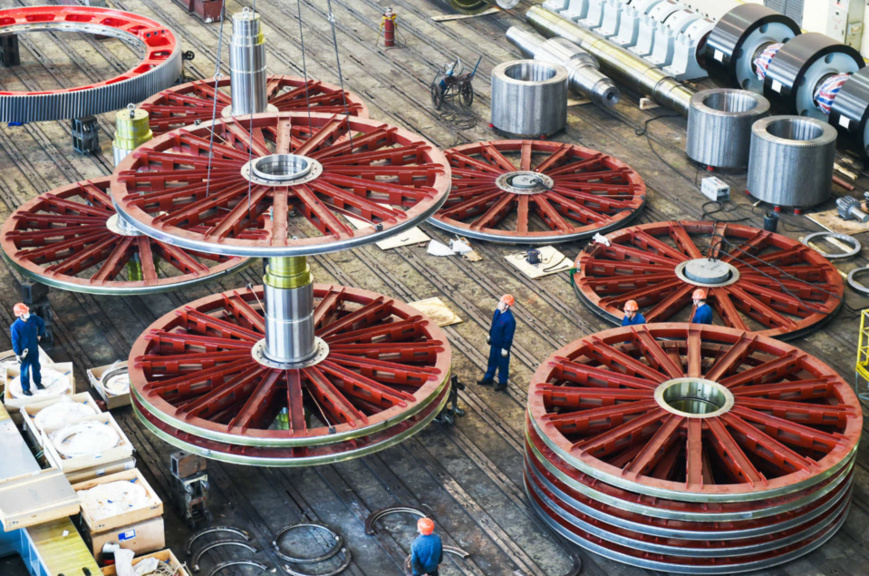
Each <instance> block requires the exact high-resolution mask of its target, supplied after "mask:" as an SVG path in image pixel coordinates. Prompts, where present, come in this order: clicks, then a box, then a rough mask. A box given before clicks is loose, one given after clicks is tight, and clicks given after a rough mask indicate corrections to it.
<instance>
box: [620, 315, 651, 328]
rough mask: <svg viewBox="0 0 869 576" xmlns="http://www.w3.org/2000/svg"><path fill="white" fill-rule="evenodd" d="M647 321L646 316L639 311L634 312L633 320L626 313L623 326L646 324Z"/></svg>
mask: <svg viewBox="0 0 869 576" xmlns="http://www.w3.org/2000/svg"><path fill="white" fill-rule="evenodd" d="M645 323H646V317H645V316H643V315H642V314H640V313H639V312H637V313H636V314H634V319H633V320H631V319H630V318H628V315H627V314H625V317H624V318H622V326H636V325H637V324H645Z"/></svg>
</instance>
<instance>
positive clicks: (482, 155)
mask: <svg viewBox="0 0 869 576" xmlns="http://www.w3.org/2000/svg"><path fill="white" fill-rule="evenodd" d="M445 154H446V156H447V158H448V159H449V161H450V166H452V175H453V182H452V191H451V192H450V196H449V198H448V199H447V202H446V203H445V204H444V207H443V208H442V209H441V210H439V211H438V212H437V214H435V216H434V217H433V218H432V224H434V225H435V226H437V227H439V228H443V229H444V230H448V231H450V232H454V233H456V234H461V235H464V236H468V237H470V238H477V239H480V240H490V241H492V242H507V243H527V242H567V241H570V240H576V239H577V238H584V237H586V236H591V235H593V234H595V233H598V232H603V231H606V230H611V229H613V228H616V227H618V226H623V225H624V224H625V223H627V222H628V221H630V220H631V219H632V218H634V217H636V216H637V215H638V213H639V210H640V209H641V208H642V207H643V204H644V203H645V196H646V185H645V183H644V182H643V179H642V178H640V176H639V174H637V173H636V172H635V171H634V170H632V169H631V168H630V166H628V165H627V164H625V163H623V162H621V161H619V160H616V159H615V158H613V157H611V156H608V155H606V154H603V153H601V152H598V151H596V150H590V149H588V148H583V147H581V146H574V145H571V144H565V143H562V142H548V141H540V140H497V141H493V142H476V143H474V144H465V145H463V146H457V147H455V148H451V149H449V150H447V151H446V152H445Z"/></svg>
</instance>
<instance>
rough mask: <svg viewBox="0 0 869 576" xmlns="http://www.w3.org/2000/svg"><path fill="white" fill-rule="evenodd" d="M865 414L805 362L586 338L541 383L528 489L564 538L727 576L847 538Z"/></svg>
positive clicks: (840, 385)
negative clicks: (843, 530) (842, 530)
mask: <svg viewBox="0 0 869 576" xmlns="http://www.w3.org/2000/svg"><path fill="white" fill-rule="evenodd" d="M862 421H863V417H862V410H861V407H860V403H859V401H858V400H857V398H856V396H855V395H854V393H853V391H852V390H851V387H850V386H849V385H848V384H847V383H846V382H845V381H844V380H843V379H842V378H841V377H840V376H839V375H838V374H836V372H835V371H834V370H833V369H832V368H830V367H829V366H827V365H826V364H824V363H823V362H821V361H820V360H818V359H817V358H814V357H812V356H810V355H808V354H806V353H805V352H802V351H800V350H799V349H797V348H794V347H792V346H789V345H787V344H784V343H782V342H780V341H778V340H774V339H771V338H768V337H765V336H761V335H758V334H754V333H750V332H744V331H741V330H734V329H731V328H723V327H719V326H708V325H689V324H670V323H664V324H648V325H641V326H633V327H626V328H614V329H611V330H606V331H604V332H600V333H597V334H593V335H590V336H586V337H585V338H582V339H580V340H577V341H576V342H573V343H572V344H569V345H568V346H566V347H564V348H562V349H561V350H559V351H557V352H556V353H555V354H553V355H552V356H550V357H549V358H548V359H547V360H546V361H545V362H544V363H543V364H542V365H541V367H540V368H539V369H538V370H537V372H536V373H535V374H534V377H533V378H532V382H531V386H530V390H529V401H528V413H527V418H526V460H525V486H526V491H527V492H528V495H529V497H530V500H531V504H532V506H533V507H534V508H535V510H536V511H537V512H538V514H539V515H540V516H541V518H542V519H543V520H544V521H545V522H546V523H547V524H548V525H549V526H550V527H552V528H553V529H554V530H555V531H557V532H558V533H560V534H561V535H562V536H564V537H566V538H568V539H570V540H571V541H573V542H575V543H577V544H579V545H580V546H583V547H585V548H587V549H589V550H591V551H594V552H597V553H598V554H601V555H603V556H606V557H608V558H611V559H614V560H617V561H620V562H624V563H627V564H632V565H635V566H640V567H642V568H647V569H653V570H661V571H665V572H668V573H683V574H732V573H738V572H748V571H751V570H757V569H761V568H766V567H770V566H775V565H778V564H782V563H784V562H787V561H789V560H792V559H794V558H796V557H799V556H801V555H803V554H806V553H808V552H810V551H811V550H814V549H815V548H817V547H818V546H820V545H822V544H823V543H824V542H826V541H827V540H828V539H829V538H830V537H831V536H832V535H833V534H835V532H836V530H838V528H839V527H840V526H841V525H842V524H843V522H844V520H845V517H846V515H847V512H848V507H849V504H850V499H851V479H852V472H851V471H852V468H853V465H854V461H855V457H856V454H857V447H858V443H859V440H860V434H861V430H862Z"/></svg>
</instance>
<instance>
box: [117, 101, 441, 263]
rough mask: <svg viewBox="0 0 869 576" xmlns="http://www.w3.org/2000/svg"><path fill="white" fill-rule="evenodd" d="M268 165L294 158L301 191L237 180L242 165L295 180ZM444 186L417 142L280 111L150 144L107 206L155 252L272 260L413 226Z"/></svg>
mask: <svg viewBox="0 0 869 576" xmlns="http://www.w3.org/2000/svg"><path fill="white" fill-rule="evenodd" d="M251 131H253V134H252V133H251ZM212 136H213V137H214V143H213V144H212V142H211V139H212ZM212 148H213V150H214V158H213V159H212V160H211V161H209V150H211V149H212ZM276 157H277V158H288V159H289V158H295V160H298V158H299V157H302V158H304V159H307V162H308V165H309V166H310V167H311V170H310V172H309V173H308V175H307V176H306V177H304V178H301V179H300V181H302V183H295V182H290V181H282V182H280V183H275V182H274V181H273V180H269V179H267V180H268V181H269V183H268V184H259V183H253V182H252V181H250V180H248V179H247V178H246V177H245V175H244V174H243V173H242V168H244V167H245V165H246V164H248V163H249V162H253V163H254V165H258V164H259V163H261V162H265V163H266V164H269V165H271V166H272V168H270V169H266V168H265V165H264V166H263V169H264V170H275V171H277V172H278V173H279V175H280V173H282V171H284V172H286V171H290V172H291V171H293V170H295V168H292V167H291V166H290V165H292V164H293V162H288V163H287V164H286V165H285V166H287V169H286V170H284V169H283V168H280V167H278V168H275V166H280V165H281V164H280V162H279V161H275V158H276ZM273 161H275V163H274V164H270V163H271V162H273ZM318 165H319V167H318ZM321 169H322V171H321V172H320V170H321ZM318 172H319V173H318ZM315 174H316V176H315ZM261 175H262V173H261ZM309 177H310V178H311V179H310V180H309V179H308V178H309ZM449 185H450V167H449V164H448V162H447V160H446V158H444V156H443V154H442V153H441V152H440V151H439V150H438V149H437V148H436V147H435V146H434V145H433V144H431V143H430V142H428V141H427V140H425V139H424V138H422V137H420V136H416V135H414V134H411V133H410V132H408V131H406V130H403V129H401V128H395V127H391V126H389V125H388V124H384V123H382V122H379V121H374V120H367V119H361V118H355V117H346V116H330V115H325V114H302V113H290V112H282V113H280V114H257V115H254V116H252V117H244V118H238V119H235V118H234V119H230V120H218V121H216V122H214V123H213V124H212V123H210V122H209V123H205V124H201V125H199V126H195V127H194V126H191V127H189V128H183V129H180V130H177V131H175V132H170V133H166V134H164V135H162V136H159V137H157V138H154V139H153V140H151V141H149V142H147V143H146V144H144V145H142V146H140V147H139V148H138V149H137V150H136V153H135V154H133V155H130V156H128V157H127V158H125V159H124V161H123V162H122V163H121V164H120V165H119V166H118V167H117V169H116V170H115V173H114V175H113V180H112V195H113V197H114V200H115V203H116V204H117V206H118V209H119V210H120V211H121V212H122V213H123V215H124V216H125V217H126V218H127V220H129V221H130V223H132V224H133V225H134V226H136V227H137V228H138V229H140V230H141V231H142V232H144V233H145V234H147V235H149V236H152V237H154V238H156V239H158V240H160V241H162V242H166V243H168V244H174V245H176V246H181V247H184V248H188V249H191V250H201V251H206V252H212V253H217V254H228V255H235V256H259V257H278V256H307V255H312V254H321V253H324V252H333V251H336V250H344V249H346V248H350V247H353V246H359V245H362V244H367V243H370V242H376V241H379V240H382V239H383V238H386V237H389V236H392V235H394V234H397V233H398V232H401V231H403V230H406V229H408V228H411V227H413V226H416V225H417V224H419V223H420V222H422V221H424V220H425V219H426V218H428V217H429V216H430V215H432V214H433V213H434V212H435V211H436V210H437V209H438V208H439V207H440V206H441V205H442V204H443V202H444V201H445V200H446V195H447V191H448V189H449ZM348 216H349V217H352V218H353V219H354V222H353V223H351V221H350V220H348V219H347V217H348ZM360 223H361V224H360ZM357 226H360V227H357Z"/></svg>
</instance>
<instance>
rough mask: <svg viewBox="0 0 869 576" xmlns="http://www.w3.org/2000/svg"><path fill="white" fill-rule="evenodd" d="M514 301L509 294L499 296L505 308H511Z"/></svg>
mask: <svg viewBox="0 0 869 576" xmlns="http://www.w3.org/2000/svg"><path fill="white" fill-rule="evenodd" d="M515 301H516V300H515V299H514V298H513V296H511V295H510V294H504V295H503V296H501V302H503V303H504V304H506V305H507V306H512V305H513V303H514V302H515Z"/></svg>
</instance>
